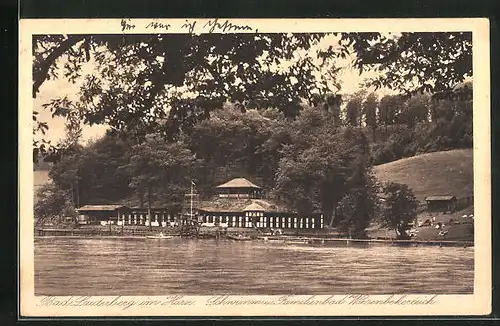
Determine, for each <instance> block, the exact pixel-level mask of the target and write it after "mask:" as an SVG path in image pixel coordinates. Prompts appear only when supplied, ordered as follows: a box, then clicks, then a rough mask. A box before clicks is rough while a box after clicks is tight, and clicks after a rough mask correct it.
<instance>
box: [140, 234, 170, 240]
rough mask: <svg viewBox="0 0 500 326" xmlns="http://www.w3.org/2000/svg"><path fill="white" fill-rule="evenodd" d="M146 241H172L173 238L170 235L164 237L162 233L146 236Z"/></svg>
mask: <svg viewBox="0 0 500 326" xmlns="http://www.w3.org/2000/svg"><path fill="white" fill-rule="evenodd" d="M146 238H148V239H172V238H173V236H171V235H164V234H163V233H160V234H159V235H148V236H146Z"/></svg>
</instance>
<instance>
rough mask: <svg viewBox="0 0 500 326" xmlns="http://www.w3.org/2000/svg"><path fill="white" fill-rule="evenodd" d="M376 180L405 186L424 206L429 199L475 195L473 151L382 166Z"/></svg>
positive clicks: (430, 154)
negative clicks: (429, 197) (426, 199)
mask: <svg viewBox="0 0 500 326" xmlns="http://www.w3.org/2000/svg"><path fill="white" fill-rule="evenodd" d="M374 171H375V175H376V177H377V178H378V179H379V180H380V181H382V182H387V181H391V182H398V183H404V184H406V185H408V187H410V188H411V189H412V190H413V192H414V193H415V196H416V197H417V199H418V200H419V201H421V202H423V201H424V200H425V198H426V197H428V196H440V195H452V196H456V197H457V198H463V197H468V196H472V195H473V188H474V175H473V172H474V168H473V159H472V149H461V150H451V151H444V152H435V153H428V154H422V155H418V156H413V157H409V158H404V159H401V160H397V161H394V162H390V163H386V164H382V165H378V166H376V167H375V168H374Z"/></svg>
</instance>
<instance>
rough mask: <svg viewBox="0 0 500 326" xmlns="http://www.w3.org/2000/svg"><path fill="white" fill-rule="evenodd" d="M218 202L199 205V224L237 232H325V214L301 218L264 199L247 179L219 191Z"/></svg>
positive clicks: (313, 214)
mask: <svg viewBox="0 0 500 326" xmlns="http://www.w3.org/2000/svg"><path fill="white" fill-rule="evenodd" d="M217 190H218V196H217V198H216V199H213V200H210V201H205V202H200V205H199V207H198V208H197V212H198V219H199V222H200V223H202V224H205V225H224V226H227V227H237V228H281V229H309V228H310V229H322V228H323V227H324V221H323V214H321V213H311V214H308V215H307V216H301V215H299V214H297V213H295V212H293V211H291V210H289V209H288V208H287V207H285V206H282V205H279V204H277V203H273V201H272V200H269V199H262V188H261V187H260V186H258V185H256V184H254V183H252V182H250V181H248V180H247V179H245V178H236V179H233V180H230V181H228V182H226V183H224V184H222V185H220V186H218V187H217Z"/></svg>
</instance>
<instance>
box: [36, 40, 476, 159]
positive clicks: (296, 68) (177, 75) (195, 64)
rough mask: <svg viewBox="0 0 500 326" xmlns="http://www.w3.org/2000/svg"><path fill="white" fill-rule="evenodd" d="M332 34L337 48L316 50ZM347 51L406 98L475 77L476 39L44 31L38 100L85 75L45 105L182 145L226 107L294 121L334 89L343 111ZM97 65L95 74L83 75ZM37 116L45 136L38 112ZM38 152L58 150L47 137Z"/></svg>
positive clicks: (441, 93)
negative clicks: (184, 135)
mask: <svg viewBox="0 0 500 326" xmlns="http://www.w3.org/2000/svg"><path fill="white" fill-rule="evenodd" d="M329 34H331V35H333V36H335V37H336V38H337V44H331V45H330V46H329V47H328V48H327V49H317V50H316V51H314V50H312V49H313V48H314V46H315V45H316V44H318V42H319V41H320V40H321V39H323V38H324V37H325V36H326V35H329ZM348 55H353V56H354V58H355V60H354V65H355V67H356V68H358V69H359V71H360V72H362V71H364V70H367V69H368V70H369V69H373V70H377V71H379V72H380V73H381V74H380V75H379V77H376V78H375V79H373V80H371V81H369V82H368V85H372V86H376V87H389V88H391V89H393V90H397V91H399V92H401V93H403V94H414V93H416V92H423V91H427V92H431V93H433V94H435V96H438V97H446V95H447V94H449V93H450V90H451V89H452V88H453V87H454V85H456V84H457V83H459V82H462V81H464V79H465V78H466V77H470V76H471V75H472V59H471V58H472V42H471V33H448V32H442V33H435V32H434V33H401V34H400V35H382V34H380V33H326V34H315V33H308V34H202V35H194V34H154V35H103V34H100V35H97V34H96V35H68V36H64V35H36V36H34V37H33V96H36V95H37V93H38V92H39V90H40V87H41V85H42V84H43V82H44V81H46V80H49V79H61V78H65V79H67V80H69V81H71V82H75V81H76V80H78V79H80V78H81V79H83V85H82V87H81V89H80V93H79V100H78V101H77V102H73V101H70V100H68V99H67V98H54V99H52V100H51V101H49V102H48V103H46V107H45V109H49V110H51V112H52V113H53V114H54V115H55V116H65V115H66V114H67V112H78V114H79V115H80V117H81V119H82V121H83V122H84V123H86V124H90V125H91V124H99V123H106V124H107V125H109V126H110V128H111V130H112V132H114V133H116V134H121V135H126V136H136V137H139V138H143V137H144V136H145V135H146V134H147V133H153V132H154V133H159V134H162V135H163V136H164V137H166V138H168V139H177V138H178V136H179V131H182V130H189V129H191V128H192V127H193V125H195V124H196V123H197V122H198V121H200V120H203V119H206V118H208V116H209V114H210V112H211V111H212V110H213V109H216V108H220V107H221V106H222V104H223V103H225V102H230V103H233V104H234V105H235V106H237V107H238V108H239V109H241V110H245V109H247V108H259V109H265V108H277V109H278V110H280V111H281V112H282V113H283V114H284V115H285V116H287V117H294V116H296V115H297V114H298V112H299V110H300V103H301V101H303V100H305V101H308V102H310V103H311V102H312V101H313V96H314V94H317V95H318V96H320V97H323V98H325V94H328V93H331V92H332V90H333V91H334V94H332V96H330V97H329V99H330V102H331V103H330V105H328V107H329V109H332V108H333V109H334V110H336V108H337V107H338V106H336V105H331V104H332V103H333V102H336V101H338V100H339V98H338V97H337V96H338V94H335V92H336V91H337V90H338V88H339V87H338V83H337V81H336V75H337V73H338V71H339V68H338V67H337V66H336V60H337V59H338V58H346V57H347V56H348ZM315 59H320V60H322V63H321V64H319V65H318V64H316V63H315ZM89 61H90V62H92V64H93V65H94V67H95V70H94V71H92V72H90V73H89V72H86V71H85V70H84V69H83V66H84V64H85V63H86V62H89ZM59 68H61V69H62V71H61V70H60V69H59ZM335 88H337V90H335ZM464 92H465V91H464ZM465 93H466V92H465ZM326 102H328V100H327V101H326ZM33 119H34V121H35V128H34V129H35V130H39V131H42V132H45V131H46V129H47V128H48V125H47V124H46V123H45V122H43V121H40V120H38V117H37V114H36V112H34V114H33ZM337 120H338V119H337ZM389 120H390V119H389ZM384 121H385V119H384ZM34 146H35V147H36V148H37V149H38V150H39V151H41V152H44V153H45V152H47V151H48V150H49V149H50V150H52V149H54V148H52V147H51V148H48V147H47V144H46V143H45V142H44V141H43V140H42V141H41V142H36V143H35V144H34ZM35 157H38V155H35Z"/></svg>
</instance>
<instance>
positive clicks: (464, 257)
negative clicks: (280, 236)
mask: <svg viewBox="0 0 500 326" xmlns="http://www.w3.org/2000/svg"><path fill="white" fill-rule="evenodd" d="M473 280H474V251H473V248H439V247H396V246H388V245H380V244H375V245H373V244H366V243H363V244H356V245H354V244H353V245H347V246H346V245H345V244H338V245H333V246H330V245H329V246H321V245H316V246H308V245H286V244H280V243H266V242H260V241H248V242H234V241H216V240H187V239H171V240H148V239H119V238H118V239H97V238H94V239H89V238H37V239H36V240H35V293H36V294H37V295H167V294H186V295H208V294H250V295H265V294H276V295H277V294H342V293H352V294H355V293H367V294H393V293H415V294H417V293H436V294H462V293H472V291H473Z"/></svg>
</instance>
